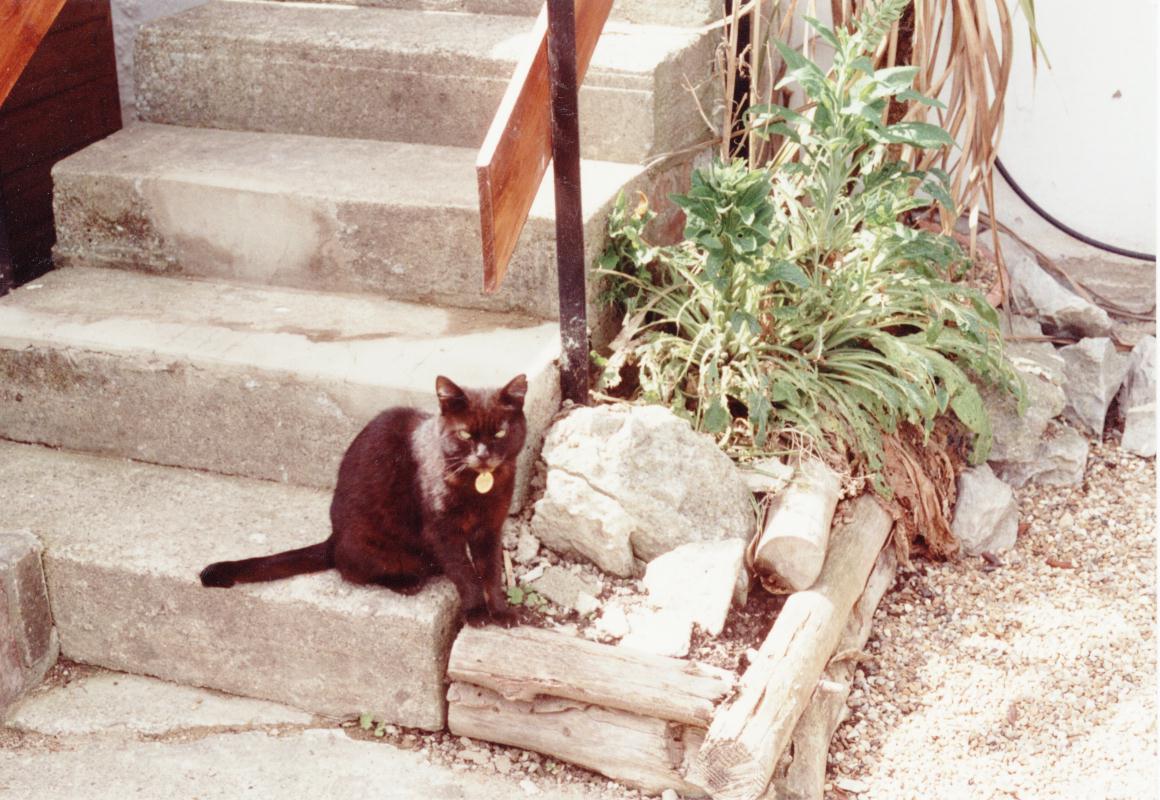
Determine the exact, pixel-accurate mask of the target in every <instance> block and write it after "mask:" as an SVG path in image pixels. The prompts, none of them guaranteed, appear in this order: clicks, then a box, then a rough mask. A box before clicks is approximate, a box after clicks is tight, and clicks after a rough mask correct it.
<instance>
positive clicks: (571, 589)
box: [531, 566, 602, 613]
mask: <svg viewBox="0 0 1160 800" xmlns="http://www.w3.org/2000/svg"><path fill="white" fill-rule="evenodd" d="M531 588H532V589H535V590H536V591H537V592H539V593H540V594H542V595H543V596H544V597H546V598H548V599H549V600H551V601H552V602H553V603H555V604H556V605H558V606H563V607H564V608H572V609H576V610H577V611H579V610H580V609H579V608H578V604H579V603H580V602H581V600H580V598H581V597H583V596H585V595H587V597H588V599H589V601H594V600H595V595H598V594H600V590H601V588H602V587H601V585H600V583H599V581H596V580H594V579H592V578H589V577H588V576H586V575H577V574H576V573H574V572H572V571H570V570H567V569H565V568H563V567H557V566H552V567H546V568H545V569H544V574H543V575H541V576H540V577H539V578H537V579H536V580H534V581H532V582H531ZM581 613H585V612H581Z"/></svg>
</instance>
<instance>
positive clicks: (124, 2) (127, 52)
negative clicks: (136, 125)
mask: <svg viewBox="0 0 1160 800" xmlns="http://www.w3.org/2000/svg"><path fill="white" fill-rule="evenodd" d="M204 2H205V0H112V8H113V38H114V40H115V41H116V44H117V83H118V85H119V87H120V90H121V116H122V118H123V119H124V121H125V124H126V125H128V124H130V123H131V122H133V121H135V120H136V119H137V112H136V103H135V94H134V86H133V41H134V39H135V37H136V35H137V28H139V27H140V26H141V24H142V23H143V22H148V21H149V20H151V19H156V18H157V17H164V16H166V15H168V14H175V13H177V12H178V11H183V10H185V9H187V8H190V7H191V6H197V5H201V4H202V3H204Z"/></svg>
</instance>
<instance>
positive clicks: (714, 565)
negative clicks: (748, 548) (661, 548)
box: [644, 539, 745, 636]
mask: <svg viewBox="0 0 1160 800" xmlns="http://www.w3.org/2000/svg"><path fill="white" fill-rule="evenodd" d="M744 570H745V542H744V541H742V540H740V539H730V540H727V541H724V542H693V543H691V544H684V545H681V546H680V547H678V548H677V549H675V550H672V551H670V552H668V553H665V554H664V555H663V556H659V557H657V558H655V559H653V561H652V562H650V563H649V565H648V569H647V570H646V571H645V574H644V585H645V588H646V589H647V590H648V603H649V605H652V606H654V607H656V608H658V609H661V611H662V612H663V613H670V614H676V615H680V616H682V617H684V618H687V619H688V620H689V622H690V624H696V625H699V626H700V627H701V629H702V630H704V631H705V632H707V633H708V634H710V635H711V636H717V635H718V634H720V633H721V630H722V629H723V628H724V627H725V618H726V617H727V616H728V615H729V607H730V606H731V605H732V603H733V597H734V592H735V588H736V586H737V577H738V575H739V574H740V573H741V572H743V571H744Z"/></svg>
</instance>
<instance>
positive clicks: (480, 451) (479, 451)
mask: <svg viewBox="0 0 1160 800" xmlns="http://www.w3.org/2000/svg"><path fill="white" fill-rule="evenodd" d="M475 454H476V455H477V456H479V457H480V458H484V457H486V456H487V445H485V444H477V445H476V446H475Z"/></svg>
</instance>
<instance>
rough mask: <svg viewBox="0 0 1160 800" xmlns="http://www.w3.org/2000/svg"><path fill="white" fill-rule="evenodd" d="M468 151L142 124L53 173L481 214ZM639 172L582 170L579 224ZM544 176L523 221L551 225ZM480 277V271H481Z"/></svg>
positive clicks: (586, 164)
mask: <svg viewBox="0 0 1160 800" xmlns="http://www.w3.org/2000/svg"><path fill="white" fill-rule="evenodd" d="M476 155H477V151H476V150H475V149H473V148H466V147H452V146H446V145H429V144H416V143H408V142H392V141H381V140H371V139H340V138H335V137H327V136H311V135H306V134H295V133H273V132H261V133H260V132H253V131H234V130H219V129H214V128H187V127H181V126H175V125H160V124H155V123H148V122H141V123H137V124H134V125H131V126H129V127H127V128H124V129H122V130H120V131H118V132H117V133H114V134H113V135H112V136H109V137H108V138H106V139H103V140H101V141H99V142H97V143H95V144H93V145H90V146H89V147H86V148H85V149H83V150H81V151H79V152H78V153H76V154H74V155H72V156H69V157H68V158H66V159H64V160H62V161H60V162H58V163H57V165H56V167H55V168H54V176H56V178H57V180H60V179H61V178H62V177H65V176H70V175H77V174H100V175H110V176H117V177H129V178H134V179H145V180H155V181H164V182H183V183H196V184H202V185H213V186H220V187H230V188H238V189H242V190H247V191H254V192H270V193H294V194H299V195H304V196H308V197H319V198H332V199H343V200H351V201H355V202H365V203H381V204H385V205H397V206H403V205H405V206H420V207H421V206H430V207H438V208H447V207H453V208H466V209H478V208H479V195H478V188H477V182H476V175H475V158H476ZM642 172H643V167H641V166H639V165H636V164H621V163H617V162H610V161H595V160H589V159H585V160H584V161H582V162H581V175H582V181H583V187H584V192H583V198H582V201H583V205H584V209H583V210H584V215H585V217H591V216H593V215H595V214H597V213H599V212H600V211H601V210H602V209H603V208H604V207H605V206H607V204H608V202H609V201H610V200H612V199H613V198H614V197H615V196H616V193H617V192H618V191H619V190H620V189H621V188H622V187H623V186H624V185H625V184H626V183H628V182H629V181H631V180H633V179H634V178H635V177H637V176H638V175H640V174H641V173H642ZM554 208H555V202H554V194H553V191H552V181H551V171H550V170H549V171H548V172H547V173H545V180H544V182H543V184H542V185H541V187H540V191H539V193H538V194H537V196H536V200H535V202H534V204H533V205H532V209H531V212H530V215H529V216H531V217H535V218H544V219H552V218H554V213H555V211H554ZM481 275H482V271H481ZM481 282H482V278H481Z"/></svg>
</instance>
